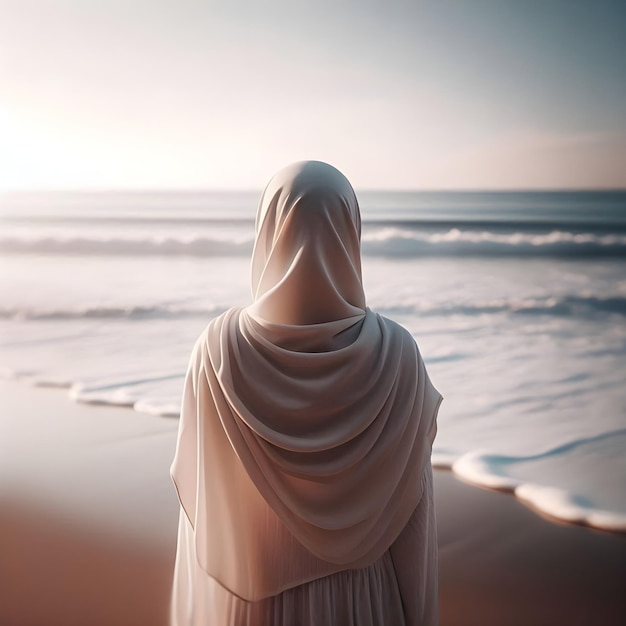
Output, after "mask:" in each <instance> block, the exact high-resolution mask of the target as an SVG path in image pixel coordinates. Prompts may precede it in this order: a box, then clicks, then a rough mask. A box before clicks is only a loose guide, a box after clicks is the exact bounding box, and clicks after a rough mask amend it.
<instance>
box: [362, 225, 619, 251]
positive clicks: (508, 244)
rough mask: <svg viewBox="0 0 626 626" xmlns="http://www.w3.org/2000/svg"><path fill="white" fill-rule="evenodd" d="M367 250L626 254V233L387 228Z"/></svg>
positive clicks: (373, 236) (366, 241)
mask: <svg viewBox="0 0 626 626" xmlns="http://www.w3.org/2000/svg"><path fill="white" fill-rule="evenodd" d="M363 250H364V252H365V254H369V255H372V256H398V257H411V256H486V257H497V256H514V257H515V256H519V257H528V256H530V257H533V256H538V257H574V258H576V257H607V256H614V257H623V256H626V236H624V235H609V234H604V235H599V234H594V233H572V232H569V231H560V230H553V231H550V232H548V233H528V232H513V233H498V232H492V231H476V230H459V229H458V228H452V229H450V230H448V231H447V232H442V233H430V234H427V233H420V232H412V231H409V230H403V229H396V228H385V229H382V230H380V231H378V232H374V233H369V234H366V235H365V236H364V237H363Z"/></svg>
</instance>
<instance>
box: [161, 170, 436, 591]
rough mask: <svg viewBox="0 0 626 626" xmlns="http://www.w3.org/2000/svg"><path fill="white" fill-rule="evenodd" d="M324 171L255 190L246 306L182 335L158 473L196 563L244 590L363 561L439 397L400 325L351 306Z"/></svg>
mask: <svg viewBox="0 0 626 626" xmlns="http://www.w3.org/2000/svg"><path fill="white" fill-rule="evenodd" d="M360 231H361V222H360V214H359V207H358V203H357V200H356V196H355V193H354V191H353V189H352V187H351V185H350V183H349V182H348V180H347V179H346V178H345V177H344V176H343V174H341V173H340V172H339V171H338V170H336V169H335V168H333V167H331V166H330V165H327V164H325V163H321V162H317V161H307V162H302V163H296V164H293V165H291V166H289V167H287V168H285V169H284V170H282V171H281V172H279V173H278V174H277V175H276V176H275V177H274V178H273V179H272V180H271V181H270V183H269V185H268V186H267V188H266V189H265V191H264V193H263V196H262V198H261V202H260V205H259V210H258V214H257V220H256V241H255V247H254V252H253V258H252V293H253V297H254V301H253V303H252V304H251V305H250V306H248V307H246V308H240V309H231V310H229V311H227V312H226V313H224V314H223V315H221V316H220V317H218V318H217V319H215V320H213V322H211V323H210V324H209V326H208V327H207V329H206V331H205V332H204V333H203V334H202V335H201V336H200V338H199V339H198V342H197V343H196V346H195V348H194V351H193V354H192V357H191V361H190V365H189V370H188V373H187V382H186V386H185V391H184V396H183V403H182V408H181V424H180V430H179V438H178V445H177V451H176V456H175V459H174V463H173V465H172V477H173V480H174V482H175V484H176V487H177V490H178V495H179V498H180V501H181V505H182V507H183V508H184V510H185V513H186V514H187V517H188V519H189V521H190V522H191V524H192V526H193V528H194V534H195V542H196V544H195V545H196V552H197V558H198V561H199V563H200V565H201V566H202V568H203V569H205V570H206V571H207V573H209V574H210V575H211V576H213V577H214V578H216V579H217V580H218V581H219V582H220V583H221V584H222V585H224V586H225V587H227V588H228V589H229V590H230V591H232V592H233V593H235V594H237V595H239V596H241V597H243V598H245V599H250V600H253V599H259V598H262V597H267V596H269V595H274V594H276V593H279V592H280V591H282V590H284V589H286V588H289V587H291V586H295V585H298V584H301V583H303V582H306V581H307V580H312V579H315V578H318V577H320V576H324V575H327V574H330V573H333V572H336V571H340V570H343V569H350V568H354V567H364V566H366V565H369V564H370V563H371V562H373V561H374V560H375V559H377V558H379V557H380V556H381V555H382V554H383V553H384V552H385V551H386V550H387V549H388V548H389V546H390V545H391V544H392V543H393V541H394V540H395V539H396V538H397V536H398V535H399V533H400V532H401V531H402V529H403V528H404V526H405V525H406V523H407V521H408V519H409V517H410V515H411V513H412V512H413V510H414V509H415V507H416V505H417V503H418V502H419V500H420V498H421V495H422V476H423V474H424V470H425V468H426V465H427V463H428V462H429V460H430V453H431V447H432V442H433V439H434V436H435V432H436V413H437V410H438V407H439V403H440V401H441V396H440V395H439V393H438V392H437V390H436V389H435V388H434V387H433V385H432V384H431V382H430V380H429V378H428V375H427V373H426V369H425V367H424V363H423V361H422V358H421V356H420V353H419V350H418V348H417V345H416V344H415V341H414V340H413V338H412V336H411V335H410V334H409V333H408V332H407V331H406V330H405V329H404V328H402V327H401V326H399V325H398V324H396V323H394V322H392V321H390V320H388V319H386V318H384V317H382V316H380V315H378V314H376V313H374V312H372V311H371V310H369V309H368V308H366V305H365V296H364V292H363V286H362V279H361V259H360Z"/></svg>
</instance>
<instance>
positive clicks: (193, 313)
mask: <svg viewBox="0 0 626 626" xmlns="http://www.w3.org/2000/svg"><path fill="white" fill-rule="evenodd" d="M228 308H229V307H228V306H220V305H216V306H208V307H198V308H193V307H192V308H185V307H178V306H171V305H154V306H88V307H84V308H76V309H32V308H27V307H5V308H0V319H5V320H42V321H57V320H58V321H63V320H80V319H105V320H145V319H181V318H203V317H215V316H217V315H219V314H220V313H223V312H224V311H225V310H226V309H228Z"/></svg>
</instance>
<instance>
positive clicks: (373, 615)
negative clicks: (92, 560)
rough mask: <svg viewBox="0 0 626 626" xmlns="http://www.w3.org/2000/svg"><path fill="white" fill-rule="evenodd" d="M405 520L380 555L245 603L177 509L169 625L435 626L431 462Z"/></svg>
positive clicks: (434, 538) (435, 594)
mask: <svg viewBox="0 0 626 626" xmlns="http://www.w3.org/2000/svg"><path fill="white" fill-rule="evenodd" d="M423 483H424V491H423V495H422V498H421V500H420V502H419V504H418V505H417V507H416V509H415V511H414V513H413V515H412V516H411V518H410V520H409V523H408V524H407V525H406V527H405V529H404V530H403V531H402V533H401V534H400V536H399V537H398V539H396V541H395V542H394V543H393V544H392V545H391V547H390V548H389V550H387V551H386V552H385V553H384V554H383V556H382V557H381V558H379V559H378V560H376V561H375V562H374V563H372V564H371V565H369V566H368V567H365V568H361V569H349V570H345V571H342V572H338V573H336V574H331V575H330V576H325V577H323V578H318V579H316V580H313V581H311V582H308V583H305V584H302V585H299V586H297V587H293V588H291V589H288V590H286V591H283V592H282V593H280V594H278V595H275V596H271V597H269V598H266V599H264V600H259V601H256V602H248V601H246V600H243V599H241V598H239V597H238V596H236V595H235V594H233V593H231V592H230V591H229V590H228V589H226V588H225V587H222V586H221V585H220V584H219V583H218V582H217V581H216V580H215V579H214V578H212V577H211V576H209V575H208V574H207V573H206V572H205V571H204V570H203V569H202V568H201V567H200V565H199V564H198V560H197V558H196V548H195V541H194V534H193V528H192V527H191V524H190V523H189V520H188V519H187V517H186V515H185V513H184V512H183V510H182V509H181V513H180V524H179V531H178V551H177V556H176V567H175V570H176V571H175V576H174V589H173V595H172V606H171V624H172V626H318V625H320V626H434V625H436V624H437V623H438V606H437V535H436V525H435V514H434V505H433V478H432V469H431V467H430V465H429V466H428V467H427V469H426V472H425V474H424V477H423Z"/></svg>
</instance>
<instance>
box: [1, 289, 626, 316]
mask: <svg viewBox="0 0 626 626" xmlns="http://www.w3.org/2000/svg"><path fill="white" fill-rule="evenodd" d="M228 308H229V306H228V305H226V304H224V305H215V306H205V307H184V306H174V305H167V304H163V305H154V306H121V305H120V306H88V307H83V308H76V309H36V308H27V307H4V308H0V320H3V319H4V320H16V321H19V320H26V321H28V320H33V321H38V320H41V321H63V320H67V321H71V320H80V319H85V320H89V319H96V320H97V319H103V320H129V321H132V320H137V321H139V320H149V319H185V318H190V319H193V318H206V319H209V318H213V317H216V316H217V315H219V314H221V313H223V312H224V311H225V310H226V309H228ZM375 309H376V311H378V312H380V313H383V314H388V315H392V316H393V315H410V316H415V317H424V316H428V317H434V316H442V317H443V316H451V315H463V316H470V317H471V316H477V315H553V316H559V317H561V316H562V317H570V316H578V317H587V316H592V315H597V314H614V315H623V316H626V294H624V295H622V294H614V295H609V296H596V295H571V294H570V295H567V294H566V295H562V296H550V297H543V298H527V299H523V300H490V301H485V302H477V303H472V304H451V305H445V306H442V305H439V304H436V303H433V304H425V303H423V302H420V303H419V304H410V303H409V304H403V303H399V304H393V303H392V304H385V305H382V306H376V307H375Z"/></svg>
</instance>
